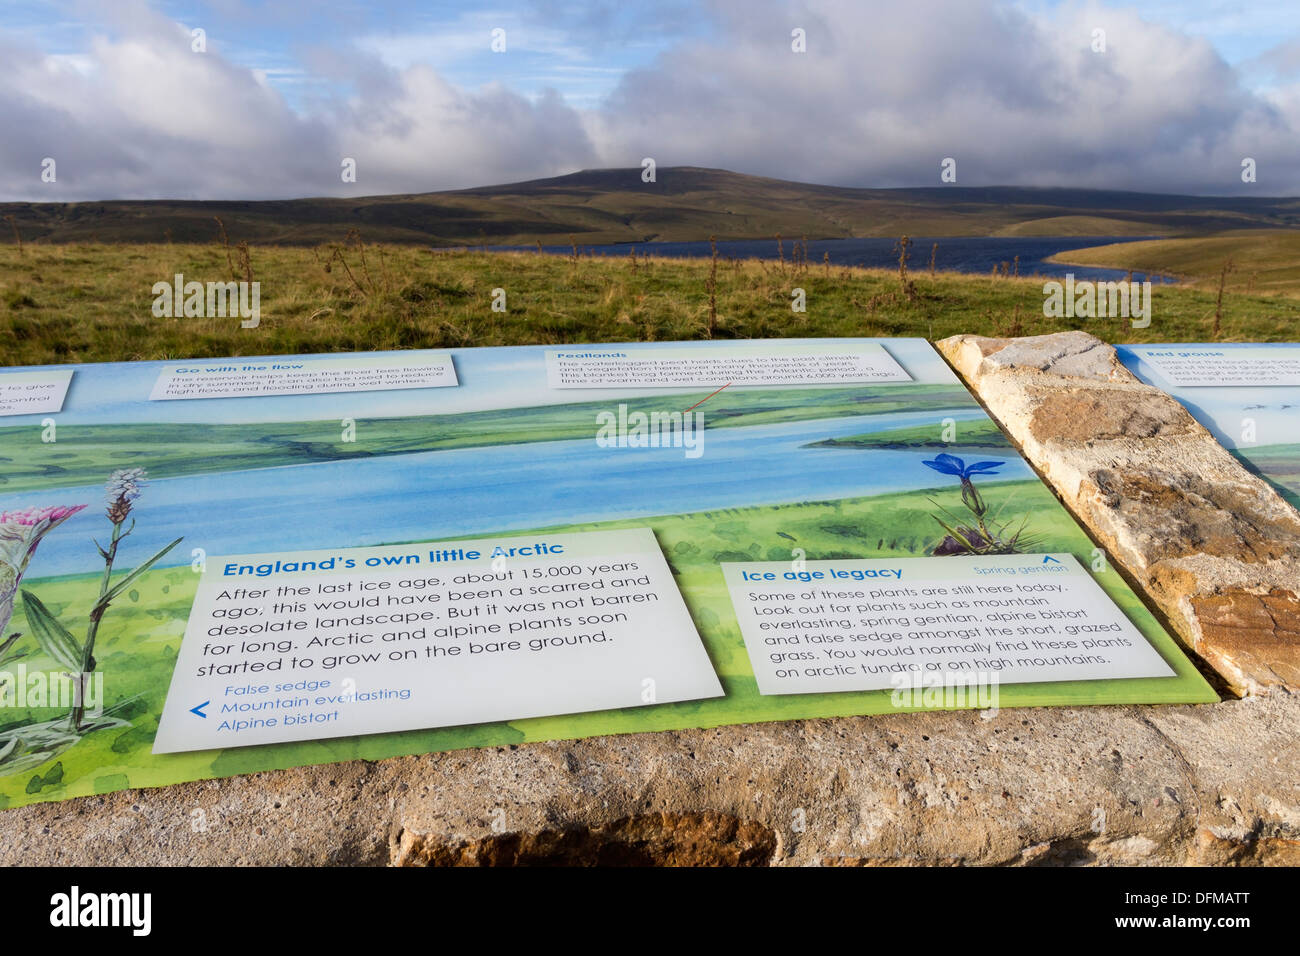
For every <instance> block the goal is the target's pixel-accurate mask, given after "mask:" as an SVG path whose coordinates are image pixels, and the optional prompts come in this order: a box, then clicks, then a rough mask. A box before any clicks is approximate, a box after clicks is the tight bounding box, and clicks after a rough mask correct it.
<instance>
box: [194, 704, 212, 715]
mask: <svg viewBox="0 0 1300 956" xmlns="http://www.w3.org/2000/svg"><path fill="white" fill-rule="evenodd" d="M210 703H212V701H210V700H205V701H204V702H203V703H201V704H199V705H198V706H197V707H191V708H190V713H191V714H193V715H194V716H195V717H206V716H208V715H207V714H205V713H204V712H203V708H204V707H206V706H208V704H210Z"/></svg>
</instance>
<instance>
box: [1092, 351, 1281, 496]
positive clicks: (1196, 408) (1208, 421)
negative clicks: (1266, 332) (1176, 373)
mask: <svg viewBox="0 0 1300 956" xmlns="http://www.w3.org/2000/svg"><path fill="white" fill-rule="evenodd" d="M1150 349H1176V350H1177V351H1178V352H1180V353H1187V354H1191V355H1195V354H1196V353H1197V352H1217V353H1224V354H1226V355H1227V356H1229V357H1232V356H1233V355H1234V353H1240V352H1241V350H1244V349H1249V350H1250V351H1251V353H1253V354H1257V355H1269V354H1276V355H1277V356H1278V358H1284V357H1285V358H1290V359H1292V360H1294V361H1300V345H1296V344H1287V343H1249V344H1243V343H1215V344H1188V343H1179V344H1177V345H1153V346H1143V347H1141V348H1138V347H1135V346H1126V345H1119V346H1116V347H1115V351H1116V353H1117V354H1118V355H1119V358H1120V361H1121V362H1123V363H1124V365H1125V367H1127V368H1128V370H1129V371H1130V372H1132V373H1133V374H1134V375H1136V376H1137V377H1138V378H1140V379H1142V381H1144V382H1146V383H1147V384H1148V385H1155V386H1157V387H1158V388H1162V389H1164V390H1165V391H1167V392H1169V394H1171V395H1172V396H1173V397H1174V398H1176V399H1178V401H1179V402H1181V403H1182V405H1183V407H1184V408H1186V409H1187V410H1188V411H1189V412H1191V414H1192V417H1193V418H1195V419H1196V420H1197V421H1198V422H1200V423H1201V424H1202V425H1204V426H1205V427H1206V428H1207V429H1209V430H1210V432H1211V433H1212V434H1213V435H1214V437H1215V438H1216V439H1218V441H1219V443H1220V444H1221V445H1223V447H1225V448H1227V449H1228V450H1229V451H1231V452H1232V453H1233V455H1235V456H1236V457H1237V459H1238V460H1239V461H1240V462H1241V463H1242V465H1244V466H1245V467H1246V469H1247V470H1248V471H1251V472H1254V473H1255V474H1256V475H1258V476H1259V477H1261V478H1263V479H1264V480H1265V481H1267V482H1268V483H1269V484H1270V485H1272V486H1273V488H1274V489H1275V490H1276V491H1277V493H1278V494H1279V495H1281V496H1282V497H1283V498H1284V499H1286V500H1287V501H1289V502H1290V503H1291V504H1292V505H1293V506H1295V507H1297V508H1300V440H1298V439H1300V385H1251V386H1243V385H1235V386H1234V385H1215V386H1209V387H1205V386H1179V385H1176V384H1174V383H1172V382H1170V381H1169V380H1168V379H1167V378H1166V377H1164V376H1163V375H1161V374H1160V372H1159V371H1158V370H1157V369H1155V368H1153V367H1152V366H1151V365H1149V364H1147V363H1146V362H1144V361H1143V360H1142V354H1143V352H1145V351H1147V350H1150Z"/></svg>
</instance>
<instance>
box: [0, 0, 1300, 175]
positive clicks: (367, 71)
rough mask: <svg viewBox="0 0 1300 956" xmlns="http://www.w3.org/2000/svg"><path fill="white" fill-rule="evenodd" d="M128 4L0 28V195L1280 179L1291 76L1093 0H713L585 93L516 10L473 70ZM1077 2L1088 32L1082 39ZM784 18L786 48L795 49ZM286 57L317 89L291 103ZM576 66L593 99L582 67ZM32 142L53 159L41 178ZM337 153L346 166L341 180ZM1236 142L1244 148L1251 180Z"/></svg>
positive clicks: (1299, 159)
mask: <svg viewBox="0 0 1300 956" xmlns="http://www.w3.org/2000/svg"><path fill="white" fill-rule="evenodd" d="M124 7H129V8H130V10H129V14H130V16H129V18H127V17H125V15H123V19H120V20H116V21H115V22H114V24H113V30H112V34H111V37H110V36H102V37H97V38H96V39H94V40H93V41H92V42H90V43H89V44H88V45H87V47H86V49H85V50H83V51H78V52H76V53H75V54H69V53H67V52H66V51H64V52H60V53H58V54H53V55H45V54H41V53H39V52H33V51H32V50H31V49H30V48H29V47H25V46H22V45H18V44H10V45H8V46H4V45H3V39H2V38H0V60H2V61H4V62H5V63H6V67H7V68H6V70H4V71H0V128H3V129H5V130H6V131H7V133H8V132H9V131H16V134H15V135H5V136H4V137H2V138H0V170H3V172H4V175H3V177H0V198H7V199H45V200H60V201H63V200H74V199H88V198H114V197H121V198H126V197H159V196H167V197H182V198H188V197H194V198H249V199H251V198H267V197H281V196H305V195H322V194H330V195H365V194H379V193H396V192H424V191H429V190H435V189H446V188H457V187H466V186H474V185H486V184H491V183H496V182H506V181H512V180H520V179H529V178H534V177H541V176H548V175H555V174H559V173H563V172H567V171H572V170H575V169H579V168H583V167H590V166H636V165H638V164H639V163H640V160H641V158H642V157H643V156H653V157H654V158H655V159H656V160H657V161H658V162H659V164H660V165H661V166H665V165H673V164H691V165H707V166H721V167H726V168H731V169H736V170H740V171H744V172H753V173H759V174H764V175H770V176H776V177H781V178H788V179H798V180H805V181H816V182H828V183H839V184H845V185H928V184H933V185H939V163H940V160H941V159H942V158H944V157H947V156H952V157H955V158H956V159H957V160H958V183H959V185H986V184H1008V183H1010V184H1024V185H1055V186H1079V187H1098V188H1121V189H1151V190H1157V191H1166V192H1170V191H1197V192H1220V193H1230V192H1238V191H1243V190H1245V189H1247V188H1249V189H1252V190H1255V191H1258V193H1259V194H1260V195H1278V194H1285V193H1296V192H1300V85H1296V84H1295V83H1294V82H1293V80H1294V76H1291V77H1289V78H1288V77H1286V76H1282V78H1281V80H1280V82H1282V83H1283V84H1284V85H1275V86H1272V87H1269V88H1268V89H1266V90H1264V91H1262V92H1257V91H1254V90H1252V89H1250V88H1248V87H1247V86H1246V85H1245V84H1244V83H1243V82H1242V79H1241V75H1240V74H1239V73H1238V71H1237V70H1236V69H1235V68H1233V67H1232V66H1229V65H1228V64H1227V63H1226V62H1224V60H1223V59H1222V58H1221V57H1220V56H1219V55H1218V54H1217V53H1216V52H1215V51H1214V49H1213V48H1212V47H1211V45H1210V43H1209V42H1208V41H1207V40H1205V39H1203V38H1200V37H1195V36H1191V35H1188V34H1186V33H1183V32H1180V31H1179V30H1177V29H1173V28H1169V27H1165V26H1161V25H1160V24H1157V23H1150V22H1146V21H1144V20H1143V19H1141V18H1140V17H1139V15H1138V14H1136V13H1134V12H1133V11H1132V10H1129V9H1120V8H1110V7H1106V6H1102V5H1099V4H1086V5H1074V6H1068V7H1059V8H1057V7H1051V8H1036V9H1025V8H1022V7H1019V6H1008V5H1005V4H1002V3H997V2H994V0H909V2H908V3H906V4H891V5H885V4H861V3H856V2H850V0H797V2H795V3H793V4H790V3H778V2H776V0H714V2H713V3H712V4H711V5H710V8H709V16H710V18H711V21H710V22H711V23H712V27H711V28H710V29H709V30H697V29H694V28H692V33H693V34H694V38H691V39H682V40H679V41H677V42H676V43H675V44H674V45H672V46H671V48H670V49H669V50H668V52H666V53H664V54H662V55H661V56H659V57H658V58H657V59H655V60H654V61H653V62H652V63H651V64H650V65H648V66H645V67H642V68H639V69H634V70H631V71H629V72H627V73H626V75H624V76H623V77H622V79H621V81H619V82H618V84H617V86H616V87H615V89H614V92H613V93H612V94H611V95H610V96H609V98H608V99H606V100H604V101H602V102H599V103H598V104H596V105H594V106H592V107H591V108H586V109H577V108H575V106H574V101H573V100H566V99H565V98H563V97H561V96H560V95H559V94H558V93H556V92H554V91H550V90H548V89H547V88H546V87H547V84H548V83H549V81H550V79H551V78H555V80H556V85H557V86H564V85H565V84H564V82H563V77H564V76H565V75H566V74H570V75H577V76H581V77H586V78H587V79H588V80H590V82H593V83H594V82H598V80H597V79H596V78H597V77H598V74H599V73H600V71H601V70H602V69H605V67H604V66H603V62H602V61H600V60H598V59H584V54H583V52H582V49H581V48H580V47H579V46H577V45H576V43H577V41H576V40H575V39H572V38H569V39H567V40H566V37H565V34H563V32H562V31H559V30H548V29H543V28H533V32H532V33H531V34H529V33H528V32H526V31H521V32H520V34H519V42H520V43H521V44H525V45H526V44H527V43H531V44H533V45H534V46H536V47H537V48H538V50H541V49H546V50H550V51H553V55H552V56H551V57H550V58H549V59H547V58H546V57H541V56H540V54H539V52H538V50H535V51H534V52H533V53H532V54H531V58H530V59H529V60H527V61H526V62H525V63H524V64H523V72H522V73H516V74H505V73H503V74H502V75H503V76H510V77H511V79H510V80H509V82H507V81H505V80H503V81H501V82H496V81H492V82H486V83H484V84H482V85H475V86H472V87H470V86H465V85H458V84H456V83H453V82H451V81H450V80H449V79H448V78H447V75H448V74H447V72H446V71H445V70H442V69H440V68H439V67H438V66H437V56H434V55H429V56H424V55H422V51H424V50H425V49H426V48H427V47H428V46H429V45H430V44H434V43H435V41H436V36H435V35H434V34H429V35H427V36H426V35H422V34H418V33H417V34H416V35H415V36H414V37H412V38H411V39H408V40H406V41H400V42H399V41H393V42H392V43H389V44H388V45H387V46H385V45H384V44H383V43H382V42H381V41H380V40H378V39H376V38H375V37H374V35H367V34H359V35H360V36H370V39H369V40H366V41H365V42H362V43H360V44H353V45H352V46H350V47H348V48H345V49H338V50H323V49H316V50H313V51H310V53H309V54H304V60H303V62H302V64H301V67H302V69H303V70H304V71H305V72H302V73H297V72H293V71H292V69H291V68H288V67H281V66H278V65H277V66H273V67H269V68H265V69H250V68H247V67H244V66H237V65H235V64H233V63H231V62H230V61H229V60H228V59H225V58H224V57H223V56H222V54H221V52H220V50H219V49H216V48H213V47H210V51H209V52H208V53H205V54H195V53H193V52H191V50H190V37H189V33H188V31H187V30H186V29H184V28H182V27H181V26H180V25H178V24H176V23H173V22H171V21H169V20H167V19H165V18H163V17H161V16H159V15H157V14H156V13H153V12H150V11H149V10H147V9H146V8H144V7H142V6H141V5H140V4H138V3H129V4H125V5H124ZM119 12H120V11H119ZM465 22H466V23H468V22H469V21H465ZM463 25H464V24H462V26H463ZM1098 25H1102V26H1103V27H1104V29H1105V30H1106V32H1107V35H1106V39H1107V49H1106V52H1105V53H1104V54H1097V53H1094V52H1092V50H1091V49H1090V47H1089V44H1090V41H1091V36H1092V33H1091V31H1092V30H1093V29H1094V27H1096V26H1098ZM796 26H799V27H803V28H804V29H805V30H806V31H807V38H808V39H807V42H808V52H807V53H803V54H796V53H793V52H791V50H790V30H791V29H792V28H793V27H796ZM530 36H531V39H529V37H530ZM449 37H450V39H448V38H446V37H444V38H443V41H444V42H443V47H442V49H443V50H444V51H446V54H447V55H448V56H452V57H454V58H458V59H461V60H463V59H464V57H465V56H467V55H468V54H467V52H466V50H467V49H468V47H467V44H469V43H470V41H471V40H472V41H473V43H474V44H485V43H486V37H484V36H479V33H478V30H477V21H475V26H474V27H473V29H468V28H467V29H465V30H463V31H460V32H454V33H453V34H450V35H449ZM453 40H454V41H455V42H452V41H453ZM510 43H511V48H512V49H514V48H515V47H514V44H515V36H514V34H513V33H512V34H511V37H510ZM520 49H521V52H522V49H523V48H522V47H521V48H520ZM1293 50H1294V40H1291V41H1287V40H1282V41H1281V42H1280V44H1279V47H1278V52H1277V53H1276V55H1275V56H1274V57H1273V60H1274V61H1276V62H1273V63H1272V65H1273V66H1274V68H1275V69H1276V72H1277V73H1278V74H1279V75H1282V74H1287V73H1289V72H1290V73H1293V72H1294V71H1292V70H1290V69H1289V68H1290V66H1291V64H1292V63H1293V62H1294V59H1293ZM476 55H477V54H476ZM482 55H483V56H484V57H485V58H490V57H491V56H492V55H491V54H490V53H484V54H482ZM507 55H513V54H507ZM286 81H287V82H291V83H294V84H296V85H299V86H301V87H303V88H304V89H306V90H307V91H308V92H307V93H306V94H304V96H306V95H310V96H311V97H312V99H310V100H309V101H307V102H306V105H302V106H299V105H297V103H296V101H295V105H294V106H291V105H290V104H289V103H288V102H287V101H286V100H285V98H284V96H283V94H282V93H281V92H280V89H281V84H283V83H284V82H286ZM580 82H586V80H584V81H580ZM602 82H603V81H602ZM521 83H522V84H523V85H524V86H525V87H528V86H532V87H534V88H531V89H529V88H523V89H521ZM1286 83H1290V85H1285V84H1286ZM576 89H578V93H577V102H579V103H580V104H583V105H585V104H586V103H587V102H589V100H588V99H587V96H588V93H589V90H590V89H591V87H590V86H585V87H584V86H579V87H576ZM46 156H52V157H54V158H56V160H57V162H58V174H59V181H58V183H57V184H45V183H42V182H41V181H40V163H41V159H42V158H43V157H46ZM345 156H350V157H354V158H356V160H357V162H358V182H357V183H356V184H345V183H343V182H342V181H341V180H340V177H339V170H340V160H341V159H342V158H343V157H345ZM1244 156H1251V157H1253V158H1255V159H1256V160H1257V162H1258V164H1259V182H1258V183H1257V184H1256V185H1255V186H1253V187H1246V186H1243V185H1242V184H1241V182H1240V178H1239V173H1240V162H1241V158H1242V157H1244Z"/></svg>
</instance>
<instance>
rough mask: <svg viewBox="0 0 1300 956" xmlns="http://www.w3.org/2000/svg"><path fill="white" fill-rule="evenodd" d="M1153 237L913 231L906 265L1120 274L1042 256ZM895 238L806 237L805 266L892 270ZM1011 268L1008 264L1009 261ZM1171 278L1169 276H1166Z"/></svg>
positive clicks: (592, 250)
mask: <svg viewBox="0 0 1300 956" xmlns="http://www.w3.org/2000/svg"><path fill="white" fill-rule="evenodd" d="M1154 238H1158V237H1156V236H1055V237H1050V236H1049V237H1042V236H1029V237H1026V236H1014V237H1006V238H1002V237H996V236H959V237H943V236H913V237H912V241H913V243H914V245H913V246H912V247H911V249H910V250H909V252H908V268H909V269H911V270H912V271H913V272H920V273H924V272H927V271H929V268H930V250H931V247H932V246H933V245H934V243H936V242H937V243H938V244H939V248H938V249H937V250H936V251H935V260H934V265H935V268H936V269H938V270H940V271H945V270H946V271H949V272H966V273H971V274H973V275H988V274H989V273H990V272H991V271H992V270H993V268H994V267H997V266H1000V265H1001V264H1002V263H1003V262H1005V263H1007V264H1008V265H1011V264H1012V263H1013V262H1014V259H1015V257H1016V256H1019V257H1020V275H1022V276H1033V275H1041V276H1043V277H1044V278H1064V277H1065V274H1066V273H1073V275H1074V277H1075V278H1076V279H1092V280H1097V279H1102V280H1109V279H1123V278H1125V277H1126V276H1127V275H1128V272H1127V271H1125V270H1121V269H1096V268H1091V267H1088V266H1067V265H1062V264H1060V263H1055V262H1048V261H1047V258H1048V256H1052V255H1055V254H1056V253H1058V252H1066V251H1068V250H1070V249H1083V248H1085V247H1087V246H1103V245H1107V244H1108V243H1112V242H1135V241H1137V240H1139V239H1154ZM896 243H897V239H896V238H873V239H810V240H808V262H809V265H817V266H820V265H821V264H822V257H823V256H824V255H825V254H827V253H829V254H830V257H831V264H832V265H836V266H861V267H865V268H872V269H897V268H898V251H897V248H896ZM781 246H782V248H783V250H784V252H783V254H784V256H785V258H786V259H787V260H789V259H790V258H791V257H792V255H793V253H794V240H793V239H789V238H786V239H783V240H782V242H781ZM495 248H498V249H513V250H525V251H526V250H529V249H533V250H535V249H536V248H537V247H536V246H498V247H495ZM578 248H579V250H581V251H582V253H583V254H584V255H595V256H613V257H615V258H618V257H626V256H627V255H628V254H629V250H631V249H636V250H637V254H638V255H651V256H667V257H669V258H674V259H677V258H682V259H693V258H706V259H707V258H708V257H709V255H710V250H709V244H708V242H623V243H616V244H613V245H603V246H586V245H580V246H579V247H578ZM542 249H543V251H545V252H550V253H555V254H556V255H566V256H567V255H570V254H572V247H571V246H543V247H542ZM718 255H719V256H720V257H723V258H728V257H730V258H732V259H772V260H775V259H777V258H778V252H777V242H776V239H734V240H727V241H725V242H719V243H718ZM1012 270H1013V271H1014V266H1012ZM1133 278H1134V279H1135V280H1137V281H1139V282H1140V281H1142V280H1143V279H1146V278H1150V279H1151V281H1152V282H1154V283H1159V282H1160V281H1162V279H1161V277H1160V276H1150V277H1148V276H1147V275H1146V274H1145V273H1142V272H1134V273H1133ZM1168 281H1171V282H1172V280H1168Z"/></svg>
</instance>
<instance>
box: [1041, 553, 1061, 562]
mask: <svg viewBox="0 0 1300 956" xmlns="http://www.w3.org/2000/svg"><path fill="white" fill-rule="evenodd" d="M1048 561H1051V562H1052V563H1053V564H1060V563H1061V562H1060V561H1057V560H1056V558H1054V557H1052V556H1051V555H1050V554H1045V555H1043V564H1046V563H1047V562H1048Z"/></svg>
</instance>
